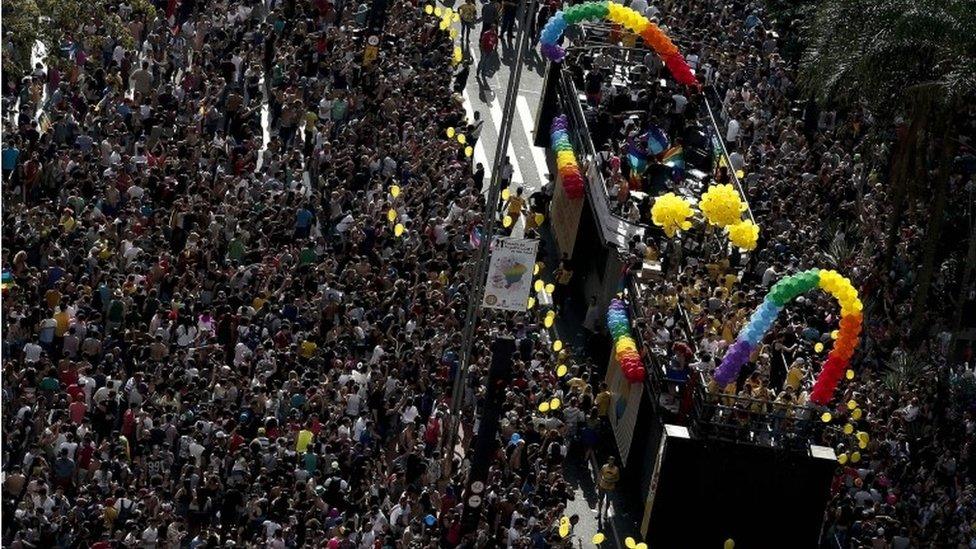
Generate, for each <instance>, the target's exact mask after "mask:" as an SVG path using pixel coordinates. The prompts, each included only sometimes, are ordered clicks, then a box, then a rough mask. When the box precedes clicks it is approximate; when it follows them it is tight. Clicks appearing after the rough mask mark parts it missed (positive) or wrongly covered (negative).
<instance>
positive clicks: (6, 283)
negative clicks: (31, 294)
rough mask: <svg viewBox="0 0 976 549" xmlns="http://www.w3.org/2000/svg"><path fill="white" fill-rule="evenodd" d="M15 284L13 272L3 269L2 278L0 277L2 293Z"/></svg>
mask: <svg viewBox="0 0 976 549" xmlns="http://www.w3.org/2000/svg"><path fill="white" fill-rule="evenodd" d="M15 284H16V282H14V275H13V273H11V272H10V271H3V275H2V278H0V290H2V291H3V293H7V291H9V290H10V288H11V287H13V286H14V285H15Z"/></svg>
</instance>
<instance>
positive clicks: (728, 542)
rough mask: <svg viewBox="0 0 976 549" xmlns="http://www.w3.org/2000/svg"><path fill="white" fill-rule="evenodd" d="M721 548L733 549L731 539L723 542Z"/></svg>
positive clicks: (733, 543) (733, 541)
mask: <svg viewBox="0 0 976 549" xmlns="http://www.w3.org/2000/svg"><path fill="white" fill-rule="evenodd" d="M722 547H723V549H735V540H733V539H732V538H729V539H727V540H725V544H724V545H723V546H722Z"/></svg>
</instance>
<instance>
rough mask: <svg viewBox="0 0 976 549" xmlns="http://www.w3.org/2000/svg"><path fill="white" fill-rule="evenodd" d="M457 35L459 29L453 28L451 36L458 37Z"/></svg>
mask: <svg viewBox="0 0 976 549" xmlns="http://www.w3.org/2000/svg"><path fill="white" fill-rule="evenodd" d="M457 37H458V31H457V29H451V38H452V39H454V38H457Z"/></svg>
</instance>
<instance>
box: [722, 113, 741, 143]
mask: <svg viewBox="0 0 976 549" xmlns="http://www.w3.org/2000/svg"><path fill="white" fill-rule="evenodd" d="M739 128H740V125H739V121H738V120H736V119H734V118H733V119H732V120H729V127H728V129H727V130H726V132H725V140H726V141H728V142H729V143H730V144H733V145H734V144H735V143H736V142H737V141H738V140H739Z"/></svg>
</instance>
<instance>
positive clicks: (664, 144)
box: [645, 125, 671, 155]
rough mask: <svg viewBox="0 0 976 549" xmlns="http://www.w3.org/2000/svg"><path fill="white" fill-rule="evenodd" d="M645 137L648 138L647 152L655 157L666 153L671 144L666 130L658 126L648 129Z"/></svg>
mask: <svg viewBox="0 0 976 549" xmlns="http://www.w3.org/2000/svg"><path fill="white" fill-rule="evenodd" d="M645 135H646V136H647V150H648V151H650V153H651V154H653V155H658V154H661V153H662V152H664V151H666V150H667V148H668V146H669V145H670V144H671V143H670V141H668V136H667V134H666V133H664V130H662V129H661V128H659V127H657V126H654V125H652V126H651V127H650V128H647V133H646V134H645Z"/></svg>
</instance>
